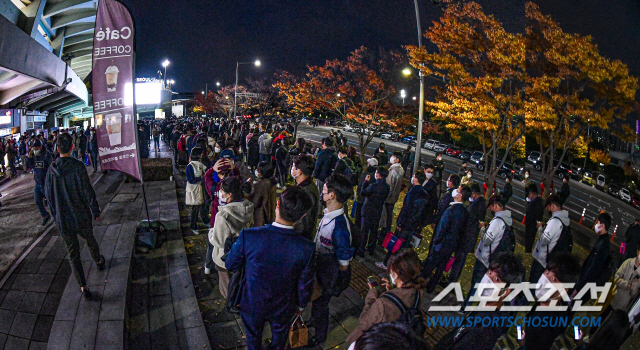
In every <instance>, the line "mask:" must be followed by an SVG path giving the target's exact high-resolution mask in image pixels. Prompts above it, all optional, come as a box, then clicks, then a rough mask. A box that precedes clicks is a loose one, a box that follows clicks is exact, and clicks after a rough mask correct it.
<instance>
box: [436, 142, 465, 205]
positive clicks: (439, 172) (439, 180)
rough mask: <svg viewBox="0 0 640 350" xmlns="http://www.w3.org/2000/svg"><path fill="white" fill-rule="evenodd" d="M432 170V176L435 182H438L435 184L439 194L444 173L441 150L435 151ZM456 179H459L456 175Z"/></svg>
mask: <svg viewBox="0 0 640 350" xmlns="http://www.w3.org/2000/svg"><path fill="white" fill-rule="evenodd" d="M433 170H434V173H433V177H435V178H436V182H437V184H438V186H437V188H438V195H440V189H441V188H442V176H443V174H444V162H443V161H442V153H441V152H438V153H436V159H434V160H433ZM458 179H460V176H458ZM458 183H460V182H458ZM457 186H458V185H456V187H457Z"/></svg>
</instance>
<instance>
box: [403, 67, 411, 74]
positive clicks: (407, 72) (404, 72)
mask: <svg viewBox="0 0 640 350" xmlns="http://www.w3.org/2000/svg"><path fill="white" fill-rule="evenodd" d="M402 74H404V75H411V69H409V68H405V69H403V70H402Z"/></svg>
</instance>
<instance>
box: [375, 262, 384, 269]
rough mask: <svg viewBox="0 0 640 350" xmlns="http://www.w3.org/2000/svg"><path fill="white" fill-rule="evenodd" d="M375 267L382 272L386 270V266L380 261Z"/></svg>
mask: <svg viewBox="0 0 640 350" xmlns="http://www.w3.org/2000/svg"><path fill="white" fill-rule="evenodd" d="M376 267H377V268H379V269H383V270H386V269H387V266H386V265H385V264H384V262H382V261H378V262H376Z"/></svg>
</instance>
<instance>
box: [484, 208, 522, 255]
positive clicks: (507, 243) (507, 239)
mask: <svg viewBox="0 0 640 350" xmlns="http://www.w3.org/2000/svg"><path fill="white" fill-rule="evenodd" d="M496 219H500V220H502V222H503V223H504V233H503V234H502V239H500V243H498V246H497V247H496V250H495V251H494V252H490V253H489V261H491V255H492V254H493V253H496V254H497V253H501V252H511V253H513V252H514V251H515V250H516V236H515V235H514V234H513V228H512V227H511V226H509V225H507V223H506V222H505V221H504V220H503V219H502V218H499V217H496Z"/></svg>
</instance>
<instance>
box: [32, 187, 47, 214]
mask: <svg viewBox="0 0 640 350" xmlns="http://www.w3.org/2000/svg"><path fill="white" fill-rule="evenodd" d="M33 198H34V199H35V201H36V205H37V206H38V210H39V211H40V215H42V218H46V217H48V216H49V213H48V212H47V209H46V208H45V207H44V199H45V196H44V189H43V188H42V185H38V184H37V183H36V186H35V187H34V188H33Z"/></svg>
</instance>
